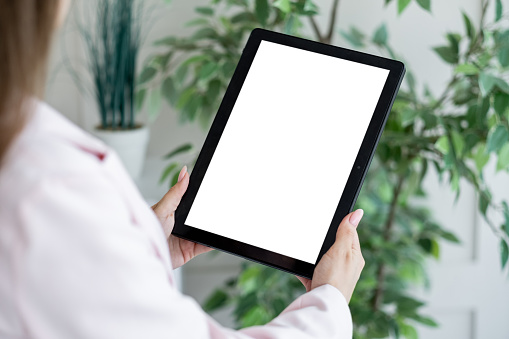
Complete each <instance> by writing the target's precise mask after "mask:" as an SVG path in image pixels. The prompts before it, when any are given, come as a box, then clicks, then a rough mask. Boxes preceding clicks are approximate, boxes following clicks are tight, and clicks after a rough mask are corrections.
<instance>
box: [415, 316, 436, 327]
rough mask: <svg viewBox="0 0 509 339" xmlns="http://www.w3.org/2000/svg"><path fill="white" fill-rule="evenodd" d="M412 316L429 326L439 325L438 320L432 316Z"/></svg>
mask: <svg viewBox="0 0 509 339" xmlns="http://www.w3.org/2000/svg"><path fill="white" fill-rule="evenodd" d="M411 318H412V319H413V320H415V321H417V322H419V323H421V324H423V325H426V326H429V327H438V324H437V322H436V321H435V320H433V319H431V318H430V317H424V316H420V315H416V316H413V317H411Z"/></svg>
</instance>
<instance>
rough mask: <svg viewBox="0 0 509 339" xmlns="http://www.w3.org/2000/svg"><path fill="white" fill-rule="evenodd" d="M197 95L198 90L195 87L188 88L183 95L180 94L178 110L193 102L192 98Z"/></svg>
mask: <svg viewBox="0 0 509 339" xmlns="http://www.w3.org/2000/svg"><path fill="white" fill-rule="evenodd" d="M195 94H196V89H195V87H194V86H191V87H188V88H186V89H185V90H184V91H183V92H182V94H180V97H179V99H178V101H177V105H176V107H177V109H182V108H183V107H184V106H185V105H186V104H187V103H188V102H189V100H191V98H192V97H193V96H194V95H195Z"/></svg>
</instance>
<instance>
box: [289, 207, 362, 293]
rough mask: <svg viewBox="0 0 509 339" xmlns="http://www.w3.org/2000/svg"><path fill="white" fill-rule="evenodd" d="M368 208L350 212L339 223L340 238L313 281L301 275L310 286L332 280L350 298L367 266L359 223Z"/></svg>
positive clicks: (306, 284)
mask: <svg viewBox="0 0 509 339" xmlns="http://www.w3.org/2000/svg"><path fill="white" fill-rule="evenodd" d="M363 214H364V212H363V211H362V210H360V209H359V210H356V211H355V212H352V213H350V214H348V215H347V216H346V217H345V218H344V219H343V221H342V222H341V224H340V225H339V227H338V231H337V233H336V242H335V243H334V245H332V247H331V248H330V249H329V250H328V251H327V252H326V253H325V254H324V255H323V257H322V259H321V260H320V262H319V263H318V265H317V266H316V268H315V272H314V274H313V279H312V280H311V281H309V280H307V279H303V278H299V279H300V280H301V281H302V283H303V284H304V286H306V288H307V289H310V290H312V289H314V288H316V287H319V286H322V285H325V284H329V285H332V286H334V287H336V288H337V289H338V290H339V291H340V292H341V293H342V294H343V296H344V297H345V299H346V301H347V302H350V298H351V297H352V293H353V290H354V289H355V285H356V284H357V281H358V280H359V277H360V275H361V272H362V269H363V268H364V258H363V257H362V253H361V245H360V243H359V236H358V235H357V225H358V224H359V222H360V221H361V219H362V216H363Z"/></svg>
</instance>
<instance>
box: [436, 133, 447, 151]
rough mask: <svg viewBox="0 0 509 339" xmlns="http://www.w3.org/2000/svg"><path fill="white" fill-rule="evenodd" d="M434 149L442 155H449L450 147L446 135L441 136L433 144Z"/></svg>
mask: <svg viewBox="0 0 509 339" xmlns="http://www.w3.org/2000/svg"><path fill="white" fill-rule="evenodd" d="M435 148H436V149H437V150H438V151H440V152H441V153H442V154H447V153H449V150H450V146H449V138H448V137H447V135H442V136H441V137H440V138H439V139H438V140H437V142H436V143H435Z"/></svg>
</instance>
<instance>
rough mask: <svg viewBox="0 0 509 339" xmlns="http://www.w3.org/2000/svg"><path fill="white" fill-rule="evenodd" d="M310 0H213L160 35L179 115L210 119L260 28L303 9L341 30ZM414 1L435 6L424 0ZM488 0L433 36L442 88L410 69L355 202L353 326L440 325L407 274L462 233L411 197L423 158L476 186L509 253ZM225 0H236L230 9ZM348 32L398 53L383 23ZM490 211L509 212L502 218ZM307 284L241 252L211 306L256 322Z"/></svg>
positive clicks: (494, 34)
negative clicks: (495, 181)
mask: <svg viewBox="0 0 509 339" xmlns="http://www.w3.org/2000/svg"><path fill="white" fill-rule="evenodd" d="M380 1H382V0H380ZM314 2H315V1H313V0H292V1H290V0H278V1H269V0H256V1H254V0H251V1H229V0H211V3H210V6H207V7H197V8H196V12H197V13H198V14H199V17H198V18H196V19H194V20H192V21H191V22H189V24H188V25H189V26H194V28H195V31H194V33H193V34H191V35H190V36H189V37H175V36H170V37H167V38H165V39H162V40H160V41H159V42H158V43H157V45H159V46H161V47H162V48H164V47H166V48H164V49H163V50H162V52H161V53H160V54H157V55H154V56H153V59H152V60H164V63H162V65H163V66H162V67H160V68H159V69H158V70H159V71H158V72H157V74H153V76H152V80H151V82H152V83H155V84H156V85H157V88H158V91H159V92H160V93H162V95H163V97H164V98H165V99H167V100H168V101H169V102H170V103H171V104H172V105H173V106H174V107H175V108H176V109H177V110H178V111H179V113H180V116H181V118H182V120H183V121H190V122H200V123H202V124H203V125H205V126H206V125H207V124H208V123H209V122H210V120H211V118H212V117H213V116H214V113H215V112H216V110H217V108H218V107H219V104H220V102H221V99H222V94H223V93H224V92H225V90H226V86H227V84H228V81H229V79H230V78H231V75H232V72H233V69H234V68H235V64H236V62H237V61H238V59H239V57H240V54H241V51H242V48H243V46H244V43H245V40H246V37H247V36H248V34H249V32H250V31H251V30H252V29H253V28H255V27H260V26H261V27H265V28H267V29H272V30H278V31H282V32H285V33H289V34H294V35H302V34H303V29H302V24H303V21H309V22H310V26H311V28H312V29H313V34H314V39H315V40H317V41H320V42H324V43H330V41H331V37H332V34H334V32H337V31H338V28H337V25H336V20H335V19H336V15H337V13H338V12H339V7H338V6H339V2H340V1H339V0H334V1H331V2H330V3H331V5H332V6H331V11H330V14H331V17H330V21H329V25H328V27H327V30H326V31H325V32H324V31H322V29H320V27H319V26H318V25H317V23H316V22H315V18H314V16H315V15H316V14H317V12H318V11H319V7H318V6H317V5H316V4H315V3H314ZM384 2H385V3H386V4H388V3H391V2H392V3H394V4H396V5H397V10H398V13H401V12H403V11H404V10H405V8H406V7H407V6H408V5H409V4H410V3H411V1H410V0H398V1H392V0H384ZM416 2H417V4H418V5H419V6H420V7H422V8H423V9H424V10H427V11H430V10H431V7H430V6H431V3H430V1H429V0H417V1H416ZM490 3H493V4H494V6H493V7H494V9H495V18H494V21H493V22H488V21H487V20H488V19H487V9H488V5H489V4H490ZM481 5H482V13H481V14H482V15H481V18H480V23H479V24H478V25H477V26H476V25H474V24H473V22H472V20H471V19H470V18H469V17H468V16H467V15H466V14H463V15H461V17H462V19H463V22H464V30H463V31H460V32H454V33H448V34H447V35H446V37H445V39H444V41H445V44H444V45H442V46H439V47H436V48H434V50H435V52H436V53H437V57H439V58H441V59H442V60H443V62H445V63H446V64H448V65H449V66H450V68H451V70H452V72H451V73H452V75H451V78H450V81H449V84H448V85H447V86H446V88H445V89H444V91H443V92H441V93H440V95H438V96H433V94H432V93H431V92H430V91H428V90H427V89H425V90H424V91H423V92H424V93H421V91H419V90H418V89H419V86H416V83H417V81H416V79H415V77H414V75H413V73H412V72H411V71H410V70H408V71H407V75H406V78H405V85H404V86H403V87H402V89H401V90H400V92H399V95H398V98H397V99H396V101H395V103H394V106H393V110H392V113H391V115H390V116H389V120H388V122H387V125H386V128H385V132H384V134H383V136H382V138H381V140H380V143H379V145H378V149H377V152H376V155H375V158H374V160H373V164H372V167H371V170H370V171H369V173H368V175H367V177H366V181H365V183H364V186H363V189H362V191H361V193H360V195H359V200H358V206H359V207H362V208H364V210H365V211H366V212H367V213H366V215H365V217H364V218H363V227H362V228H359V238H360V240H361V243H362V244H363V256H364V258H365V259H366V262H369V263H370V265H369V267H366V268H365V269H364V271H363V274H362V276H361V279H360V280H359V283H358V285H357V287H356V292H355V294H354V296H353V298H352V300H351V302H350V307H351V310H352V315H353V319H354V321H355V322H354V337H355V338H385V337H389V336H395V337H400V336H401V337H405V338H417V336H418V334H417V330H416V329H415V324H416V323H421V324H423V325H425V326H437V324H436V323H435V321H434V320H433V319H431V318H429V317H427V316H425V315H424V314H423V312H422V306H423V305H424V302H422V301H420V300H418V299H417V298H415V297H414V296H413V294H412V290H411V289H410V286H416V285H426V284H427V280H426V279H427V278H426V273H427V270H426V266H425V259H426V258H436V259H438V258H439V257H440V243H439V242H440V241H441V240H447V241H451V242H458V239H457V238H456V236H455V235H454V234H452V233H450V232H449V231H447V230H446V229H445V228H444V227H443V226H442V225H440V224H439V223H437V222H435V221H434V220H433V219H432V217H431V214H430V212H429V211H428V210H427V209H426V208H423V207H420V206H416V205H414V204H412V200H413V199H416V198H421V197H424V196H425V195H426V187H425V185H423V181H422V180H423V178H424V177H425V176H426V173H427V172H428V169H431V168H434V169H435V171H436V172H437V173H438V174H439V175H440V176H441V177H443V180H442V182H443V184H444V185H447V186H449V187H450V188H451V190H452V191H453V192H455V193H456V194H457V195H459V194H460V185H459V182H460V180H462V181H465V182H467V183H469V184H470V185H471V186H472V187H473V188H474V190H475V191H476V193H477V195H478V199H479V211H480V213H481V215H482V216H483V218H484V219H485V221H487V223H488V225H489V226H490V227H491V229H492V230H493V232H494V233H495V234H496V235H497V236H498V237H499V239H500V258H501V264H502V267H504V266H506V265H507V263H508V262H509V207H508V204H507V202H506V201H498V200H497V199H495V198H493V197H492V194H491V190H492V187H490V185H489V184H488V183H487V182H486V181H485V173H486V167H487V166H486V165H487V163H488V161H489V160H490V158H491V159H492V161H493V160H495V161H496V165H497V166H496V167H497V170H499V171H509V144H508V143H507V141H508V140H509V84H508V83H507V81H506V79H507V74H508V71H509V39H508V37H509V30H508V29H507V23H508V21H507V16H504V14H503V6H502V2H501V1H500V0H495V1H490V0H483V1H482V2H481ZM224 6H229V9H228V12H226V14H225V12H224ZM342 36H343V37H344V38H345V39H346V40H347V41H348V42H350V43H351V44H352V45H353V46H355V48H358V49H360V48H368V47H371V48H374V49H376V50H378V51H380V52H381V53H383V54H384V55H387V56H389V57H396V55H395V52H394V50H393V48H392V47H391V46H390V44H389V39H388V31H387V28H386V26H385V25H383V24H382V25H380V26H378V28H377V29H376V30H375V31H374V32H373V33H372V34H370V35H367V34H365V33H364V32H362V31H360V30H359V29H357V28H355V27H352V28H350V29H349V30H348V31H342ZM149 66H150V63H149V64H148V66H146V67H149ZM424 87H425V86H424ZM425 88H426V87H425ZM188 149H190V146H186V147H184V146H182V147H180V148H177V149H176V150H174V151H172V152H170V153H169V154H168V155H167V157H168V158H172V157H173V156H175V155H177V154H180V153H182V152H184V151H187V150H188ZM170 173H176V175H178V166H176V165H175V164H170V165H169V166H168V167H167V168H166V169H165V171H164V172H163V175H162V179H163V181H164V180H166V179H168V178H172V177H171V176H170ZM174 175H175V174H174ZM447 179H448V180H447ZM170 180H175V179H170ZM495 213H499V215H498V216H499V219H498V220H503V221H502V222H501V221H498V223H497V224H495V221H494V220H496V219H495V218H494V217H493V216H494V214H495ZM500 217H502V218H500ZM255 287H256V288H255ZM302 289H303V287H302V284H300V282H299V281H297V279H295V278H294V277H293V276H291V275H288V274H286V273H283V272H281V271H278V270H275V269H272V268H269V267H265V266H260V265H257V264H252V263H248V262H244V263H243V265H242V271H241V273H240V274H239V275H238V277H234V278H232V279H230V280H228V281H227V282H225V284H224V285H223V286H222V287H221V288H219V289H218V290H216V291H215V292H214V293H213V294H212V295H210V297H209V298H208V299H207V301H206V302H205V304H204V307H205V310H207V311H209V312H211V311H214V310H217V309H221V308H223V307H225V306H231V307H232V309H233V312H232V314H233V317H234V320H235V322H236V325H237V326H238V327H246V326H252V325H260V324H264V323H266V322H267V321H269V320H270V319H272V318H273V317H274V316H276V315H277V314H279V313H280V312H281V311H282V309H283V308H284V307H285V306H286V305H288V304H289V303H290V302H291V301H292V300H294V298H295V296H296V295H297V294H299V293H302Z"/></svg>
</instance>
